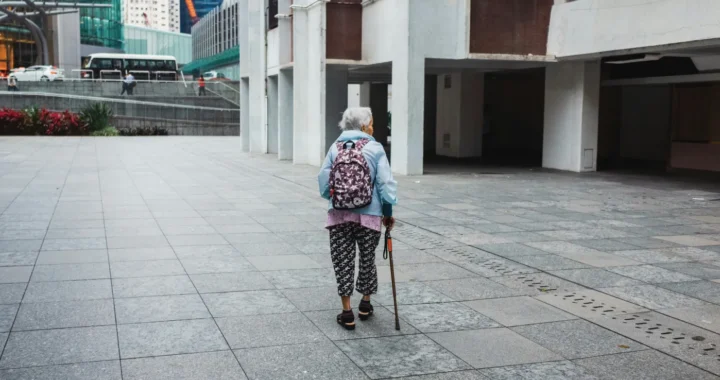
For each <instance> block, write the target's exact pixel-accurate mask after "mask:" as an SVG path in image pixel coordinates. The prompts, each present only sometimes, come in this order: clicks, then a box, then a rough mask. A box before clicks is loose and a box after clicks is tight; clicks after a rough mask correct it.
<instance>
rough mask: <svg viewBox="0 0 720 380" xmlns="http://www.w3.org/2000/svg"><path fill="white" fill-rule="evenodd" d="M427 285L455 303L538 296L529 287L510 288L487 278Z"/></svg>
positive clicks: (464, 279)
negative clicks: (529, 295)
mask: <svg viewBox="0 0 720 380" xmlns="http://www.w3.org/2000/svg"><path fill="white" fill-rule="evenodd" d="M427 285H428V286H430V287H431V288H433V289H436V290H438V291H439V292H441V293H443V294H445V295H446V296H448V297H450V298H451V299H452V300H454V301H472V300H481V299H486V298H502V297H512V296H521V295H528V294H536V291H535V290H534V289H532V288H529V287H524V288H519V289H518V288H510V287H507V286H505V285H501V284H499V283H497V282H495V281H491V280H488V279H486V278H479V277H478V278H463V279H458V280H445V281H431V282H427Z"/></svg>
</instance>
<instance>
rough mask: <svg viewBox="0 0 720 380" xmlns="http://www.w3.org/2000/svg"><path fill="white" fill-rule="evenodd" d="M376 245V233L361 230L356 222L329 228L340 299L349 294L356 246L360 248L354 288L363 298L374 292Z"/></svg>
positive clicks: (376, 282)
mask: <svg viewBox="0 0 720 380" xmlns="http://www.w3.org/2000/svg"><path fill="white" fill-rule="evenodd" d="M379 243H380V231H375V230H371V229H369V228H365V227H363V226H361V225H360V224H357V223H343V224H339V225H337V226H333V227H330V256H331V257H332V262H333V268H334V269H335V278H336V279H337V284H338V294H339V295H340V296H342V297H349V296H351V295H352V293H353V282H354V281H353V280H354V279H355V245H356V244H357V246H358V248H360V273H359V275H358V278H357V287H356V289H357V291H358V293H361V294H363V295H369V294H375V293H377V288H378V278H377V267H376V266H375V249H376V248H377V246H378V244H379Z"/></svg>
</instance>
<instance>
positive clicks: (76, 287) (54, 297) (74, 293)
mask: <svg viewBox="0 0 720 380" xmlns="http://www.w3.org/2000/svg"><path fill="white" fill-rule="evenodd" d="M112 296H113V295H112V289H111V287H110V280H80V281H59V282H31V283H30V284H28V287H27V291H26V292H25V298H24V299H23V302H62V301H87V300H96V299H107V298H112Z"/></svg>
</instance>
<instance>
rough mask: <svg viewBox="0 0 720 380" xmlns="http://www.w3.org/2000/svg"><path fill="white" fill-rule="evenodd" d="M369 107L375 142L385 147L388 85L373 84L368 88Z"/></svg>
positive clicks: (387, 133) (388, 132)
mask: <svg viewBox="0 0 720 380" xmlns="http://www.w3.org/2000/svg"><path fill="white" fill-rule="evenodd" d="M369 87H370V96H369V98H370V99H368V100H369V105H368V106H369V107H370V108H371V109H372V113H373V122H374V127H375V128H374V129H375V134H374V137H375V140H377V141H378V142H379V143H381V144H383V145H385V144H387V137H388V136H389V135H390V130H389V129H388V85H387V83H373V84H371V85H370V86H369Z"/></svg>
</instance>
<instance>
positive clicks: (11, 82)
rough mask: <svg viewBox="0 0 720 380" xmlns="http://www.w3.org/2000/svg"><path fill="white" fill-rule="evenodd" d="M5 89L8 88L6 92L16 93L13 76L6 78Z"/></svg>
mask: <svg viewBox="0 0 720 380" xmlns="http://www.w3.org/2000/svg"><path fill="white" fill-rule="evenodd" d="M7 88H8V91H18V87H17V79H16V78H15V77H14V76H9V77H8V85H7Z"/></svg>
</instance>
